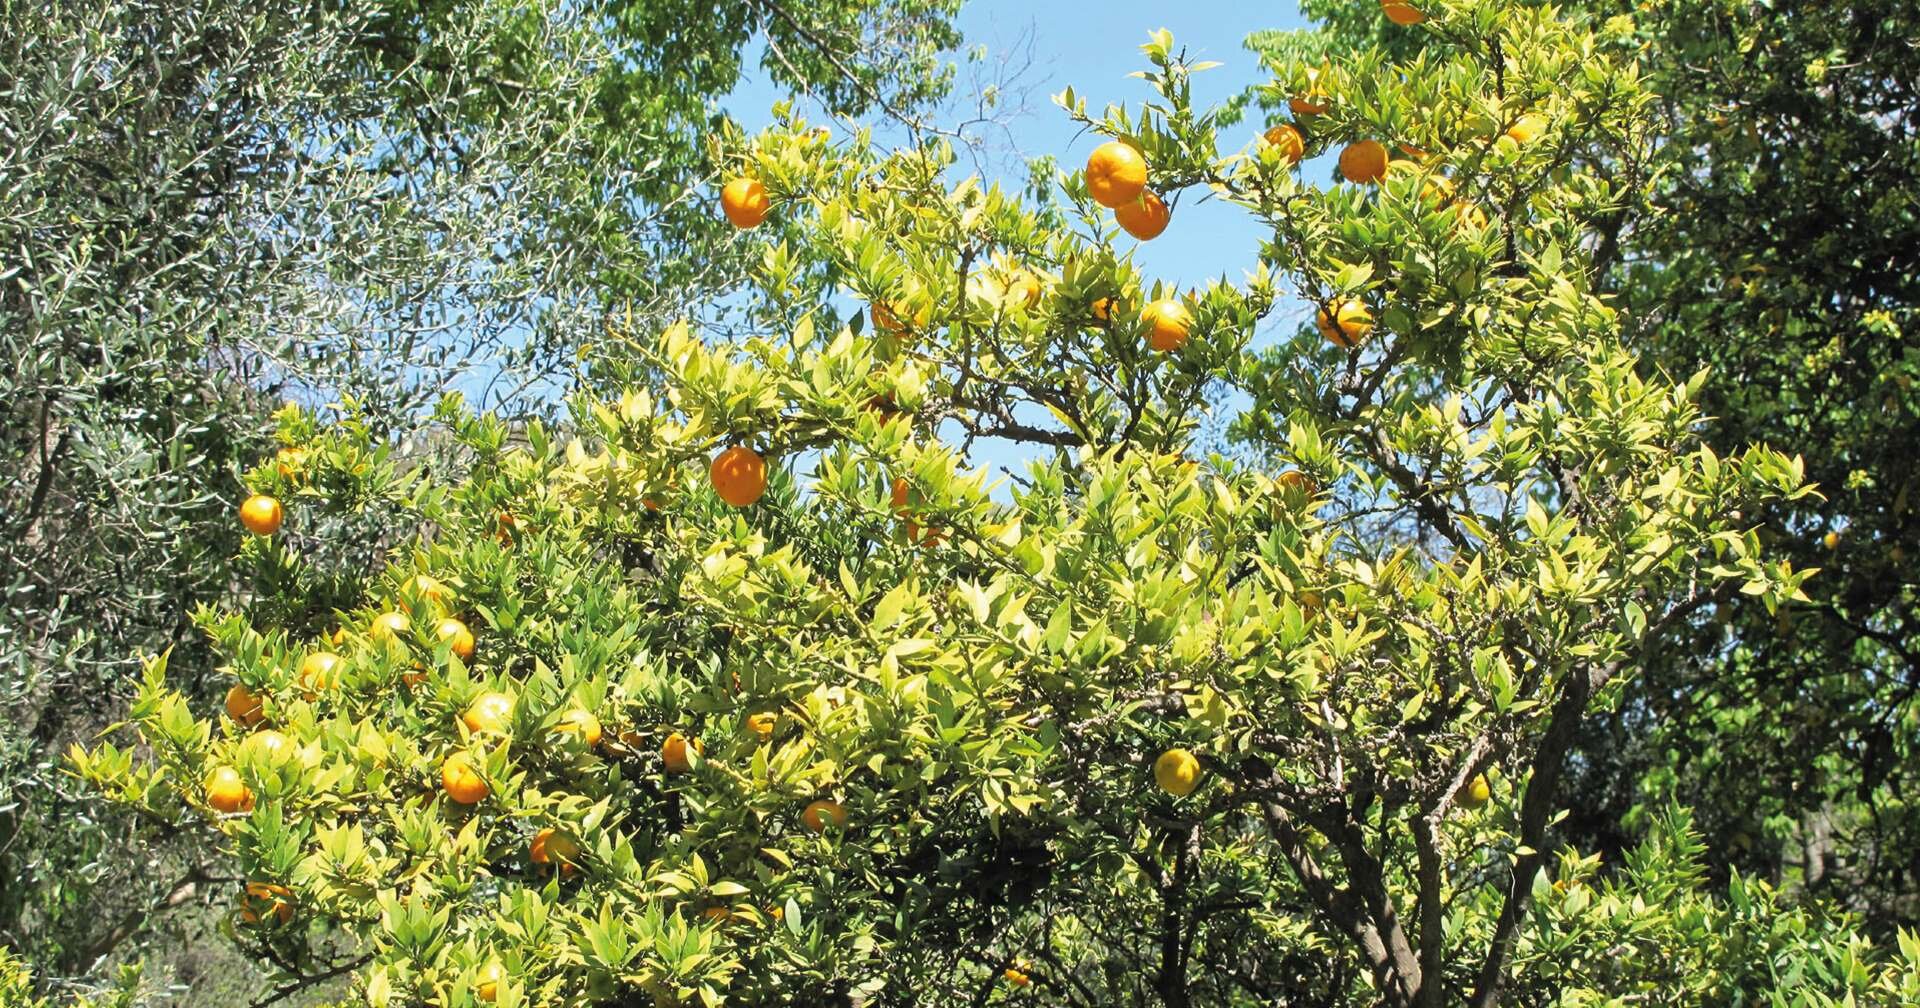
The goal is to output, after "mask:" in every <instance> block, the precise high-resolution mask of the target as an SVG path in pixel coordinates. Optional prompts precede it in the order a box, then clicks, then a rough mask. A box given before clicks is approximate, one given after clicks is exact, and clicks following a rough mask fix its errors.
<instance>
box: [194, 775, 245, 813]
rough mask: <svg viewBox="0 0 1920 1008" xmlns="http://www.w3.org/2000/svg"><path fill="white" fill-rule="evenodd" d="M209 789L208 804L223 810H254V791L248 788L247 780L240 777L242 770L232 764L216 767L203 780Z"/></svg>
mask: <svg viewBox="0 0 1920 1008" xmlns="http://www.w3.org/2000/svg"><path fill="white" fill-rule="evenodd" d="M203 783H204V785H205V787H206V789H207V804H209V805H211V806H213V807H214V808H216V809H219V810H220V811H222V812H250V811H252V810H253V792H252V791H249V790H247V785H246V782H244V781H242V780H241V779H240V771H238V770H235V769H234V768H232V767H230V766H222V767H214V768H213V770H211V771H210V772H208V774H207V779H206V780H205V781H204V782H203Z"/></svg>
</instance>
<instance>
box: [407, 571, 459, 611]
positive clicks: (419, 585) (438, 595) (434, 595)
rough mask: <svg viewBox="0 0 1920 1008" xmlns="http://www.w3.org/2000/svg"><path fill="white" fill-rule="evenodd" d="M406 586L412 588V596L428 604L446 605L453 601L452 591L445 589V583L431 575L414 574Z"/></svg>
mask: <svg viewBox="0 0 1920 1008" xmlns="http://www.w3.org/2000/svg"><path fill="white" fill-rule="evenodd" d="M407 584H408V585H409V586H411V587H412V588H413V593H414V594H416V595H418V596H420V597H421V598H423V599H426V600H427V601H428V602H432V603H435V604H437V605H446V604H447V603H448V602H451V601H453V589H451V588H449V587H447V584H446V582H444V581H442V580H440V579H439V578H437V577H434V576H433V575H431V574H415V575H414V576H413V578H412V580H410V581H408V582H407Z"/></svg>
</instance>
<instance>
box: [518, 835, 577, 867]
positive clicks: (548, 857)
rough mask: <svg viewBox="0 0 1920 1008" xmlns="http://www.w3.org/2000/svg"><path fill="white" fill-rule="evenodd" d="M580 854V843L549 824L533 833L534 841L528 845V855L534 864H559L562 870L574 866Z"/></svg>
mask: <svg viewBox="0 0 1920 1008" xmlns="http://www.w3.org/2000/svg"><path fill="white" fill-rule="evenodd" d="M579 856H580V844H579V843H578V842H576V841H575V840H574V839H573V838H572V837H570V836H567V835H566V834H565V833H562V832H560V831H559V830H556V829H554V828H553V827H551V826H548V827H546V828H544V829H542V830H540V831H539V832H538V833H535V834H534V835H533V842H532V843H531V844H529V845H528V846H527V857H528V859H529V860H531V861H532V862H533V863H534V864H537V865H545V864H558V865H559V866H560V870H561V871H562V872H570V871H572V870H573V868H574V864H573V862H574V859H575V858H577V857H579Z"/></svg>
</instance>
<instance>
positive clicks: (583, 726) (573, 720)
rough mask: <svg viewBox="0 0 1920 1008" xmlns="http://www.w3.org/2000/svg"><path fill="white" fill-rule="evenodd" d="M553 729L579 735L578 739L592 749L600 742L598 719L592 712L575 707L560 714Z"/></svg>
mask: <svg viewBox="0 0 1920 1008" xmlns="http://www.w3.org/2000/svg"><path fill="white" fill-rule="evenodd" d="M553 730H554V731H560V732H569V733H572V734H576V735H579V736H580V741H581V742H583V743H585V745H586V747H587V748H589V749H592V748H593V747H594V746H597V745H599V744H600V738H601V734H602V733H601V731H600V719H599V718H597V717H594V716H593V712H591V711H588V710H585V709H583V708H580V707H575V708H573V709H572V710H570V711H567V712H566V713H565V714H562V715H560V723H559V724H557V725H554V726H553Z"/></svg>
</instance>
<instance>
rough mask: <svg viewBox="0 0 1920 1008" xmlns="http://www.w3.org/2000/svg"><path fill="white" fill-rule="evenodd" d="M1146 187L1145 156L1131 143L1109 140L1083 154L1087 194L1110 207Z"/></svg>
mask: <svg viewBox="0 0 1920 1008" xmlns="http://www.w3.org/2000/svg"><path fill="white" fill-rule="evenodd" d="M1146 187H1147V159H1146V158H1145V157H1142V156H1141V154H1140V151H1139V150H1138V149H1136V148H1135V147H1134V146H1133V145H1132V144H1129V143H1124V142H1122V141H1119V140H1109V141H1107V142H1106V143H1103V144H1101V145H1100V146H1098V147H1096V148H1094V150H1093V154H1092V155H1090V156H1089V157H1088V158H1087V195H1089V196H1092V197H1093V201H1094V202H1095V203H1098V204H1100V205H1101V206H1103V207H1106V208H1108V209H1110V210H1112V209H1118V208H1119V207H1121V206H1124V205H1125V204H1127V203H1129V202H1131V201H1132V200H1134V199H1135V198H1137V197H1139V195H1140V193H1141V192H1142V191H1143V190H1145V189H1146Z"/></svg>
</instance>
